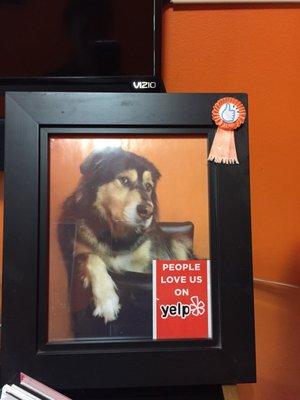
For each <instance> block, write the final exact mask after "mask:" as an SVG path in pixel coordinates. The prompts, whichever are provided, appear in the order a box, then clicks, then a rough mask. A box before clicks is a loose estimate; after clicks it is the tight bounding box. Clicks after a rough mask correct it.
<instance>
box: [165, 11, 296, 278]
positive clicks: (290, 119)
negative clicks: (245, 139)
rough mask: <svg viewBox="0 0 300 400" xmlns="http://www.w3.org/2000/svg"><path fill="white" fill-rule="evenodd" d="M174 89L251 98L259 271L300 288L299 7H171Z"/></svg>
mask: <svg viewBox="0 0 300 400" xmlns="http://www.w3.org/2000/svg"><path fill="white" fill-rule="evenodd" d="M163 65H164V74H163V75H164V81H165V85H166V87H167V90H168V91H170V92H185V91H186V92H246V93H248V94H249V108H250V110H249V118H250V152H251V193H252V229H253V255H254V272H255V276H256V277H260V278H267V279H272V280H276V281H285V282H290V283H292V284H298V285H300V268H299V267H300V265H299V264H300V261H299V260H300V243H299V239H300V185H299V182H300V166H299V164H300V152H299V147H300V127H299V123H298V121H297V116H298V115H299V111H298V110H299V108H300V101H299V96H300V93H299V92H300V73H299V72H300V7H299V5H275V6H274V5H273V6H272V5H261V6H258V5H230V6H229V5H209V6H208V5H197V6H196V5H194V6H178V7H174V8H172V7H169V8H168V9H167V11H166V13H165V18H164V57H163Z"/></svg>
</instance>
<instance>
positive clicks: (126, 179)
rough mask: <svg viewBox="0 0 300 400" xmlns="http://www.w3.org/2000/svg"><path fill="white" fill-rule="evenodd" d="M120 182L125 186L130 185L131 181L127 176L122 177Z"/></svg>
mask: <svg viewBox="0 0 300 400" xmlns="http://www.w3.org/2000/svg"><path fill="white" fill-rule="evenodd" d="M119 181H120V182H121V183H122V184H123V185H129V183H130V181H129V179H128V178H127V177H126V176H120V178H119Z"/></svg>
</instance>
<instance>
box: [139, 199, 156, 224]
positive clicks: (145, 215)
mask: <svg viewBox="0 0 300 400" xmlns="http://www.w3.org/2000/svg"><path fill="white" fill-rule="evenodd" d="M136 211H137V214H138V216H139V217H140V218H141V219H142V220H144V221H146V220H147V219H149V218H150V217H152V215H153V204H152V203H150V202H145V203H141V204H139V205H138V206H137V207H136Z"/></svg>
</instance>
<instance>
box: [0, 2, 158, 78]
mask: <svg viewBox="0 0 300 400" xmlns="http://www.w3.org/2000/svg"><path fill="white" fill-rule="evenodd" d="M153 13H154V1H153V0H0V77H4V78H6V77H7V78H8V77H38V76H39V77H46V76H52V77H67V76H71V77H75V76H78V77H81V76H129V75H153V72H154V71H153V69H154V61H153V58H154V57H153V54H154V52H153V45H154V33H153Z"/></svg>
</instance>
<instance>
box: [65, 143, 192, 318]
mask: <svg viewBox="0 0 300 400" xmlns="http://www.w3.org/2000/svg"><path fill="white" fill-rule="evenodd" d="M80 171H81V174H82V178H81V180H80V182H79V185H78V187H77V189H76V190H75V192H74V193H73V194H72V195H71V196H70V197H68V198H67V199H66V200H65V202H64V203H63V211H62V214H61V217H60V221H59V230H58V236H59V242H60V246H61V249H62V253H63V255H64V259H65V263H66V266H67V269H68V272H69V274H71V271H72V270H73V269H74V268H81V274H82V280H83V285H84V287H85V288H87V287H90V288H91V290H92V294H93V301H94V306H95V307H94V312H93V315H94V316H95V317H102V318H104V321H105V322H106V323H107V322H109V321H113V320H115V319H117V318H118V313H119V310H120V307H121V306H120V302H119V296H118V290H117V287H116V285H115V282H114V281H113V279H112V277H111V275H110V272H114V273H116V272H117V273H122V272H126V271H134V272H140V273H151V270H152V260H155V259H173V260H175V259H177V260H185V259H191V258H194V255H193V253H192V250H191V242H190V241H189V240H188V239H187V238H186V237H185V236H182V237H179V236H178V237H170V236H168V235H165V234H164V233H163V232H162V230H161V229H160V228H159V226H158V224H157V219H158V202H157V197H156V185H157V181H158V180H159V178H160V173H159V171H158V170H157V168H156V167H155V166H154V165H153V164H152V163H151V162H150V161H148V160H147V159H146V158H144V157H140V156H138V155H136V154H134V153H131V152H128V151H124V150H122V149H121V148H117V149H115V148H106V149H104V150H102V151H94V152H93V153H92V154H90V155H89V156H88V157H87V158H86V159H85V160H84V161H83V163H82V164H81V166H80Z"/></svg>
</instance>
